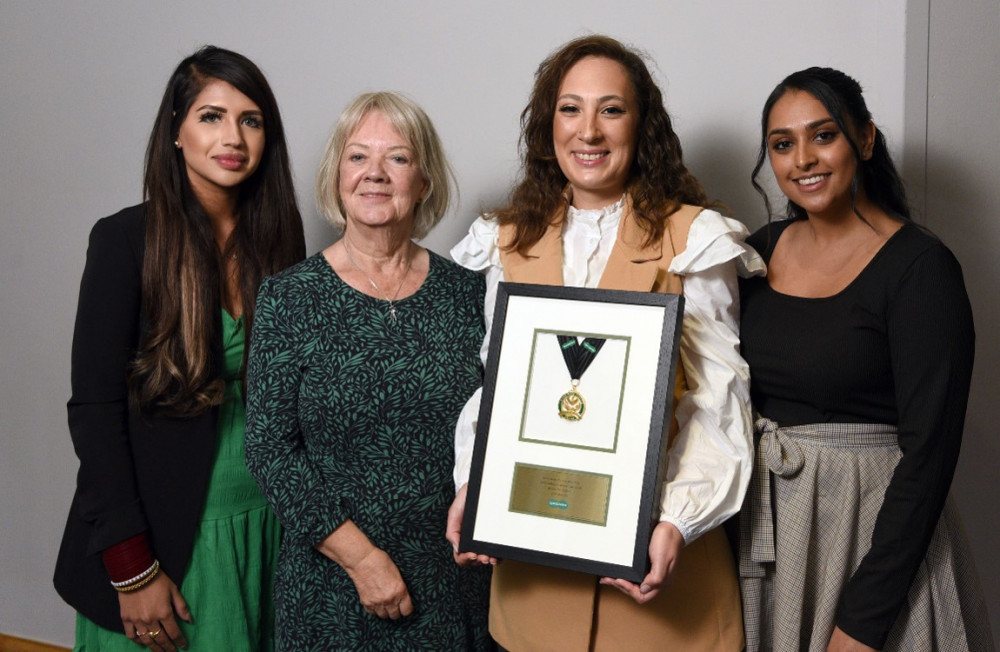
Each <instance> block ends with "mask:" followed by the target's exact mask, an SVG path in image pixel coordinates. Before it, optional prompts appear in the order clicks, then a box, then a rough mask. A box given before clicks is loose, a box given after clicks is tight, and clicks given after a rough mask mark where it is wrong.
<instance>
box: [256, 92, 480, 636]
mask: <svg viewBox="0 0 1000 652" xmlns="http://www.w3.org/2000/svg"><path fill="white" fill-rule="evenodd" d="M317 185H318V189H317V194H318V198H319V203H320V206H321V207H322V208H323V211H324V213H325V214H326V215H327V216H328V217H329V218H330V221H331V222H332V223H333V224H334V225H335V226H337V227H338V228H340V229H341V230H342V231H343V237H342V238H341V239H340V240H338V241H337V242H335V243H334V244H332V245H330V246H329V247H327V248H326V249H325V250H323V251H322V252H320V253H318V254H316V255H315V256H313V257H311V258H309V259H307V260H306V261H304V262H303V263H301V264H300V265H297V266H296V267H293V268H292V269H289V270H287V271H286V272H284V273H282V274H279V275H277V276H275V277H272V278H270V279H267V280H266V281H265V282H264V285H263V287H262V288H261V291H260V296H259V299H258V310H257V329H256V332H255V336H254V341H253V345H252V349H251V353H250V372H249V381H248V384H249V401H248V428H247V461H248V463H249V465H250V469H251V471H252V472H253V474H254V475H255V476H256V478H257V480H258V482H259V483H260V485H261V487H262V488H263V490H264V493H265V494H266V495H267V497H268V500H269V501H270V502H271V505H272V506H273V507H274V510H275V511H276V512H277V513H278V516H279V517H280V518H281V521H282V523H283V524H284V526H285V537H284V539H283V541H282V549H281V550H282V552H281V561H280V564H279V569H278V580H277V591H276V601H277V631H278V638H279V641H280V643H281V647H283V648H284V649H295V650H303V649H320V650H417V649H422V650H456V651H457V650H485V649H489V648H490V646H491V645H492V642H491V641H490V638H489V634H488V633H487V630H486V601H487V591H488V583H489V572H488V569H459V568H457V567H456V566H455V564H454V563H452V561H451V549H450V547H449V546H448V543H447V541H445V540H444V539H443V538H442V537H441V532H442V531H443V529H444V523H445V516H446V513H447V511H448V505H449V504H450V502H451V499H452V497H453V492H452V490H451V482H450V472H451V468H452V465H453V456H452V448H451V442H452V433H453V432H454V428H455V420H456V419H457V418H458V414H459V412H460V411H461V409H462V405H464V404H465V401H466V400H467V399H468V398H469V396H470V395H471V394H472V392H473V391H475V389H476V387H478V386H479V385H480V384H481V383H482V365H481V363H480V361H479V357H478V351H479V344H480V342H481V341H482V338H483V316H482V304H483V291H484V287H483V280H482V278H481V277H480V276H479V275H478V274H475V273H473V272H469V271H467V270H464V269H462V268H461V267H459V266H458V265H455V264H454V263H451V262H449V261H447V260H445V259H444V258H441V257H440V256H438V255H436V254H434V253H432V252H430V251H428V250H427V249H424V248H423V247H421V246H419V245H418V244H416V243H415V242H413V238H420V237H423V236H424V235H426V234H427V232H428V231H429V230H430V229H431V228H432V227H433V226H434V225H435V224H436V223H437V222H438V220H440V219H441V217H442V216H443V215H444V213H445V211H446V210H447V207H448V204H449V199H450V192H449V191H450V190H451V187H450V186H451V175H450V170H449V168H448V164H447V162H446V161H445V158H444V153H443V151H442V148H441V144H440V142H439V140H438V137H437V133H436V131H435V130H434V127H433V125H432V124H431V122H430V120H429V119H428V117H427V116H426V114H425V113H424V112H423V110H422V109H420V107H418V106H417V105H416V104H414V103H413V102H412V101H411V100H408V99H407V98H405V97H403V96H401V95H398V94H396V93H386V92H380V93H368V94H365V95H361V96H359V97H358V98H356V99H355V100H354V101H353V102H352V103H351V104H350V105H349V106H348V107H347V108H346V109H345V110H344V112H343V114H342V115H341V117H340V120H339V121H338V123H337V126H336V128H335V130H334V132H333V135H332V136H331V138H330V140H329V143H328V144H327V148H326V151H325V153H324V155H323V162H322V164H321V166H320V171H319V179H318V184H317ZM470 571H471V572H470Z"/></svg>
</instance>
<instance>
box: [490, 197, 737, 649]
mask: <svg viewBox="0 0 1000 652" xmlns="http://www.w3.org/2000/svg"><path fill="white" fill-rule="evenodd" d="M700 212H701V208H699V207H696V206H687V205H685V206H682V207H681V208H680V209H679V210H678V211H676V212H675V213H674V214H673V215H671V216H670V219H669V220H668V222H667V231H666V234H665V235H666V236H667V237H665V238H664V239H663V240H662V241H660V242H655V243H653V244H651V245H648V246H643V244H642V241H643V239H644V237H645V234H644V233H643V231H642V228H641V227H640V226H639V225H638V224H637V223H636V221H635V219H634V217H633V214H632V210H631V204H630V203H626V206H625V210H624V211H623V212H622V217H621V222H620V223H619V226H618V239H617V241H616V242H615V244H614V247H613V248H612V250H611V256H610V258H609V259H608V263H607V266H606V268H605V270H604V273H603V274H602V276H601V280H600V283H599V284H598V287H599V288H602V289H613V290H635V291H640V292H672V293H681V291H682V290H683V283H682V279H681V278H680V277H679V276H677V275H675V274H671V273H670V272H669V271H667V268H668V267H669V266H670V263H671V262H672V261H673V259H674V256H676V255H677V254H679V253H681V252H682V251H683V250H684V248H685V246H686V243H687V237H688V230H689V229H690V227H691V223H692V222H693V221H694V219H695V217H697V215H698V213H700ZM512 237H513V228H512V227H509V226H504V227H501V228H500V237H499V244H500V247H501V253H500V260H501V263H502V264H503V270H504V280H506V281H511V282H517V283H538V284H542V285H562V284H563V279H562V261H563V259H562V216H561V215H560V216H557V217H556V219H554V220H552V223H551V224H550V226H549V228H548V229H547V230H546V232H545V234H544V235H543V236H542V238H541V239H540V240H539V241H538V242H536V243H535V244H534V245H533V246H532V247H530V248H529V249H528V251H527V252H525V253H524V254H520V253H517V252H515V251H507V250H506V248H507V246H508V245H509V243H510V242H511V239H512ZM686 389H687V383H686V381H685V378H684V373H683V369H682V368H681V365H678V368H677V386H676V389H675V392H674V405H676V404H677V399H678V398H679V397H680V395H681V394H682V393H683V392H684V391H685V390H686ZM671 418H672V424H671V429H670V438H671V440H672V439H673V437H674V435H675V434H676V431H677V421H676V419H674V418H673V417H671ZM598 579H599V578H597V577H594V576H592V575H585V574H583V573H576V572H572V571H566V570H561V569H555V568H548V567H544V566H537V565H534V564H525V563H521V562H515V561H509V560H508V561H504V562H502V563H501V564H500V565H498V566H497V567H496V568H495V569H494V573H493V584H492V590H491V596H490V633H491V634H492V635H493V637H494V638H495V639H496V640H497V642H498V643H500V645H502V646H503V647H505V648H507V649H508V650H511V651H512V652H529V651H535V650H538V651H541V650H552V651H559V652H584V651H594V652H617V651H619V650H628V651H630V652H632V651H635V652H639V651H642V650H651V651H652V650H656V651H662V650H668V651H669V650H683V651H684V652H697V651H698V650H706V651H708V650H711V651H713V652H714V651H717V650H725V651H728V650H733V651H736V650H741V649H742V648H743V618H742V612H741V608H740V598H739V587H738V585H737V581H736V572H735V566H734V564H733V559H732V555H731V553H730V549H729V544H728V542H727V540H726V537H725V535H724V534H723V532H722V531H721V529H716V530H712V531H711V532H708V533H706V534H705V535H704V536H702V537H700V538H699V539H697V540H696V541H694V542H693V543H691V544H689V545H687V546H686V547H685V548H684V550H683V551H682V552H681V556H680V559H679V561H678V564H677V566H676V569H675V571H674V575H673V579H672V582H671V584H670V586H669V587H667V588H666V589H663V590H661V591H660V593H659V595H658V596H657V597H656V598H655V599H654V600H652V601H651V602H649V603H648V604H645V605H638V604H636V603H635V602H634V601H633V600H632V599H631V598H629V597H627V596H625V595H624V594H622V593H621V592H619V591H618V590H617V589H615V588H613V587H608V586H602V585H600V584H598V582H597V580H598Z"/></svg>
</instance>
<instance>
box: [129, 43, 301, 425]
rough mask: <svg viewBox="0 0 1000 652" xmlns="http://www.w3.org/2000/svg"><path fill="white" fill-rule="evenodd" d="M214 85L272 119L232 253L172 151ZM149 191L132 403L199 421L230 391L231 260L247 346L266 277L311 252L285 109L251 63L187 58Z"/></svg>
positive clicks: (151, 160) (170, 100)
mask: <svg viewBox="0 0 1000 652" xmlns="http://www.w3.org/2000/svg"><path fill="white" fill-rule="evenodd" d="M213 80H219V81H223V82H226V83H228V84H230V85H232V86H233V87H234V88H236V89H237V90H238V91H240V92H241V93H243V94H244V95H246V96H247V97H248V98H250V99H251V100H252V101H253V102H254V103H255V104H257V106H259V107H260V110H261V112H262V113H263V122H264V151H263V154H262V156H261V161H260V164H259V165H258V167H257V169H256V170H255V171H254V173H253V175H251V176H250V177H249V178H248V179H247V180H246V181H244V182H243V183H242V184H241V185H240V188H239V197H238V199H237V207H236V212H237V222H236V227H235V228H234V229H233V232H232V235H231V236H230V238H229V242H228V243H227V244H226V247H225V250H224V251H220V250H219V247H218V246H217V245H216V242H215V238H214V236H213V234H212V229H211V226H210V224H209V220H208V217H207V215H206V214H205V210H204V209H203V208H202V206H201V204H200V203H199V202H198V199H197V198H196V197H195V196H194V193H193V191H192V190H191V185H190V182H189V180H188V175H187V171H186V167H185V164H184V155H183V153H182V152H181V150H179V149H178V148H176V147H175V146H174V140H175V139H176V138H177V134H178V131H179V129H180V125H181V123H182V122H183V121H184V118H185V117H186V116H187V114H188V110H189V109H190V108H191V104H192V102H194V100H195V97H196V96H197V95H198V93H200V92H201V90H202V89H203V88H204V87H205V86H206V85H207V84H208V83H209V82H210V81H213ZM143 191H144V196H145V199H146V236H145V244H146V247H145V256H144V260H143V268H142V302H143V316H144V322H145V323H144V326H145V330H144V334H143V341H142V345H141V347H140V350H139V352H138V355H137V357H136V358H135V360H134V361H133V364H132V367H131V369H130V373H129V399H130V403H131V404H132V407H133V408H137V409H140V410H142V411H144V412H156V413H157V414H161V415H164V416H174V417H187V416H193V415H197V414H200V413H202V412H204V411H205V410H207V409H208V408H209V407H211V406H213V405H218V404H219V403H221V402H222V396H223V391H224V389H225V386H224V382H223V380H222V379H221V378H220V377H219V373H220V370H219V369H218V367H217V361H216V360H215V359H214V358H215V356H214V355H213V350H214V348H215V347H216V346H217V344H216V343H217V341H218V339H219V337H221V333H220V329H221V321H220V312H219V311H220V308H221V306H222V299H223V298H224V297H225V296H226V292H227V290H226V285H225V269H226V265H225V261H226V260H228V259H230V257H233V258H234V259H235V261H236V265H237V269H238V271H237V274H238V281H239V282H238V285H239V293H240V300H241V302H242V306H243V318H244V325H245V328H246V337H247V339H248V340H249V336H250V332H251V328H252V326H253V316H254V303H255V301H256V299H257V287H258V286H259V285H260V282H261V280H262V279H263V278H264V277H265V276H267V275H269V274H273V273H275V272H277V271H279V270H281V269H284V268H285V267H288V266H289V265H292V264H293V263H295V262H297V261H299V260H302V258H303V257H304V256H305V241H304V238H303V233H302V219H301V217H300V215H299V211H298V208H297V206H296V203H295V192H294V188H293V184H292V175H291V168H290V166H289V162H288V151H287V148H286V145H285V134H284V130H283V128H282V125H281V116H280V114H279V112H278V103H277V102H276V101H275V99H274V94H273V93H272V92H271V88H270V86H269V85H268V83H267V80H266V79H265V78H264V75H263V73H261V71H260V69H259V68H257V66H256V65H254V63H253V62H252V61H250V60H249V59H247V58H246V57H244V56H243V55H241V54H238V53H236V52H232V51H229V50H224V49H222V48H218V47H214V46H205V47H203V48H201V49H200V50H198V51H197V52H195V53H194V54H193V55H191V56H190V57H188V58H186V59H184V60H183V61H181V62H180V64H179V65H178V66H177V68H176V69H175V70H174V73H173V75H172V76H171V77H170V81H169V82H168V83H167V88H166V90H165V91H164V94H163V99H162V101H161V102H160V108H159V112H158V114H157V117H156V122H155V123H154V124H153V130H152V133H151V134H150V137H149V145H148V146H147V148H146V167H145V178H144V186H143ZM248 348H249V347H248ZM245 355H246V354H245V353H244V363H245ZM245 366H246V365H245V364H244V368H245Z"/></svg>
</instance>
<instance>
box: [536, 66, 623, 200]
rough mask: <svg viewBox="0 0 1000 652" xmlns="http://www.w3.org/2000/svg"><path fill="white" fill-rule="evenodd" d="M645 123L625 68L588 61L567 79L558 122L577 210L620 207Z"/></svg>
mask: <svg viewBox="0 0 1000 652" xmlns="http://www.w3.org/2000/svg"><path fill="white" fill-rule="evenodd" d="M638 121H639V115H638V107H637V106H636V100H635V93H634V92H633V90H632V84H631V83H630V81H629V78H628V75H627V73H626V72H625V68H624V67H622V65H621V64H620V63H618V62H617V61H613V60H611V59H606V58H603V57H593V56H589V57H584V58H583V59H580V60H579V61H577V62H576V63H575V64H574V65H573V67H571V68H570V69H569V70H568V71H567V72H566V76H565V77H563V80H562V83H561V84H560V85H559V92H558V95H557V97H556V111H555V116H554V117H553V119H552V141H553V145H554V146H555V152H556V160H557V161H558V162H559V168H560V169H561V170H562V172H563V174H564V175H566V178H567V179H568V180H569V183H570V186H572V189H573V205H574V206H575V207H577V208H584V209H589V208H603V207H605V206H607V205H608V204H612V203H614V202H615V201H617V200H618V199H619V198H620V197H621V195H622V193H623V192H625V184H626V182H627V180H628V173H629V169H630V168H631V167H632V161H633V159H634V158H635V149H636V144H635V141H636V133H637V128H638V127H637V125H638Z"/></svg>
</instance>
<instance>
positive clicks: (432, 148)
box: [316, 91, 455, 239]
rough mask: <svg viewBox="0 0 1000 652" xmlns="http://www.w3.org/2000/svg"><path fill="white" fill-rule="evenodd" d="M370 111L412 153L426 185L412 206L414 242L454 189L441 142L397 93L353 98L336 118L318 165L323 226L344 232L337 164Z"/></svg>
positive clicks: (426, 230)
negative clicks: (386, 122) (384, 121)
mask: <svg viewBox="0 0 1000 652" xmlns="http://www.w3.org/2000/svg"><path fill="white" fill-rule="evenodd" d="M372 111H378V112H380V113H382V115H384V116H385V117H386V119H388V120H389V123H390V124H391V125H392V126H393V127H394V128H395V129H396V131H398V132H399V135H400V136H402V137H403V140H405V141H406V142H407V144H408V145H409V146H410V147H411V148H413V153H414V154H415V156H416V163H417V165H418V166H419V167H420V172H421V173H422V174H423V176H424V179H425V180H426V181H427V192H426V194H425V195H424V198H423V199H422V200H421V201H419V202H418V203H417V206H416V209H415V210H414V218H413V237H415V238H417V239H420V238H423V237H424V236H425V235H427V234H428V233H429V232H430V230H431V229H432V228H434V226H435V225H436V224H437V223H438V222H440V221H441V218H442V217H444V214H445V212H446V211H447V210H448V205H449V203H450V202H451V194H452V192H453V191H454V190H455V174H454V172H452V169H451V166H450V165H448V161H447V159H445V156H444V150H443V148H442V147H441V140H440V138H438V134H437V131H436V130H435V129H434V125H433V124H432V123H431V119H430V118H428V117H427V114H426V113H424V110H423V109H421V108H420V107H419V106H418V105H417V103H416V102H414V101H413V100H411V99H409V98H408V97H406V96H404V95H401V94H400V93H395V92H392V91H380V92H376V93H364V94H362V95H359V96H357V97H356V98H354V101H353V102H351V103H350V104H349V105H348V106H347V108H346V109H344V112H343V113H341V114H340V118H339V119H338V120H337V125H336V127H334V129H333V134H332V135H331V136H330V140H328V141H327V143H326V149H325V150H324V152H323V158H322V160H321V161H320V165H319V173H318V174H317V179H316V201H317V203H318V204H319V207H320V210H322V211H323V214H324V216H325V217H326V219H327V221H329V222H330V223H331V224H332V225H333V226H334V228H336V229H337V230H339V231H343V230H344V228H346V226H347V221H346V216H345V215H344V204H343V202H342V201H341V199H340V159H341V157H342V156H343V155H344V149H345V148H346V147H347V141H348V139H349V138H350V136H351V134H353V133H354V132H355V131H356V130H357V128H358V127H359V126H360V125H361V122H362V121H363V120H364V119H365V117H366V116H367V115H368V114H369V113H371V112H372Z"/></svg>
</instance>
